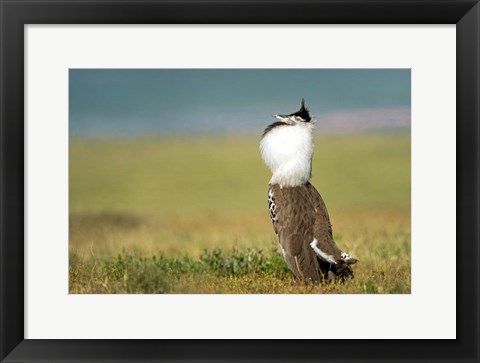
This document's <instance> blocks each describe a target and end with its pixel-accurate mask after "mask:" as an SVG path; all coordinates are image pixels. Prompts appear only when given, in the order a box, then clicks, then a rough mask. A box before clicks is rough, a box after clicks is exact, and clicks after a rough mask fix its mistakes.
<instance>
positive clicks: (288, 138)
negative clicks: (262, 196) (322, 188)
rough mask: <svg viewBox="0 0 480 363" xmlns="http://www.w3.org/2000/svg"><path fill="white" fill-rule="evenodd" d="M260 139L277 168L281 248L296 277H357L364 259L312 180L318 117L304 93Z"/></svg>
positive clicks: (275, 209)
mask: <svg viewBox="0 0 480 363" xmlns="http://www.w3.org/2000/svg"><path fill="white" fill-rule="evenodd" d="M273 117H274V118H276V119H277V121H276V122H274V123H272V124H270V125H268V126H267V127H266V128H265V130H264V132H263V135H262V138H261V141H260V153H261V156H262V159H263V161H264V163H265V164H266V166H267V167H268V168H269V169H270V171H271V172H272V177H271V179H270V182H269V185H268V211H269V214H270V218H271V220H272V224H273V229H274V232H275V234H276V235H277V238H278V241H279V243H280V248H281V251H282V254H283V257H284V259H285V262H286V264H287V266H288V268H289V270H290V271H291V272H292V273H293V275H294V279H295V281H296V280H299V281H304V282H306V281H312V282H314V283H324V282H334V281H336V280H338V281H344V280H345V279H347V278H350V277H353V269H352V267H351V266H352V265H353V264H355V263H356V262H358V260H357V259H355V258H353V257H351V256H350V255H348V254H347V253H346V252H344V251H342V250H341V249H340V248H339V247H338V246H337V244H336V243H335V241H334V239H333V234H332V224H331V223H330V217H329V215H328V211H327V207H326V206H325V203H324V201H323V199H322V197H321V195H320V193H319V192H318V191H317V189H315V187H314V186H313V185H312V184H311V183H310V179H311V177H312V159H313V152H314V148H315V145H314V140H313V130H314V127H315V125H314V122H313V120H312V118H311V116H310V111H309V110H308V109H307V108H306V107H305V100H304V99H303V98H302V103H301V107H300V109H299V110H298V111H296V112H294V113H291V114H289V115H278V114H276V115H273Z"/></svg>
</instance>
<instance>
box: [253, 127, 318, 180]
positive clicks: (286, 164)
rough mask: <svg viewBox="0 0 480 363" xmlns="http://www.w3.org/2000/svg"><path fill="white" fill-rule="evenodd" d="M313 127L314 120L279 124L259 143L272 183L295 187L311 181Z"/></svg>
mask: <svg viewBox="0 0 480 363" xmlns="http://www.w3.org/2000/svg"><path fill="white" fill-rule="evenodd" d="M313 128H314V125H313V123H311V122H300V123H296V124H294V125H287V124H285V126H283V125H282V126H277V127H275V128H273V129H272V130H270V131H269V132H268V133H267V134H266V135H265V136H264V137H263V138H262V141H261V142H260V152H261V154H262V158H263V161H264V162H265V164H266V165H267V166H268V168H269V169H270V170H271V171H272V174H273V175H272V179H270V184H279V185H280V187H294V186H299V185H303V184H305V183H306V182H308V181H309V180H310V178H311V175H312V157H313V149H314V147H315V145H314V143H313V135H312V133H313Z"/></svg>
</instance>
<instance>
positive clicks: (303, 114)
mask: <svg viewBox="0 0 480 363" xmlns="http://www.w3.org/2000/svg"><path fill="white" fill-rule="evenodd" d="M289 116H298V117H301V118H302V119H303V120H305V122H310V121H311V120H312V118H311V117H310V112H308V109H307V108H306V107H305V100H304V99H303V98H302V105H301V106H300V109H299V110H298V111H297V112H294V113H292V114H290V115H289Z"/></svg>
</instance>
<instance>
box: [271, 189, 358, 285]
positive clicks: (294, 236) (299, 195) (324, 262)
mask: <svg viewBox="0 0 480 363" xmlns="http://www.w3.org/2000/svg"><path fill="white" fill-rule="evenodd" d="M268 204H269V212H270V217H271V218H272V223H273V228H274V230H275V233H276V234H277V237H278V240H279V242H280V245H281V247H282V249H283V251H284V257H285V261H286V263H287V265H288V267H289V269H290V270H291V271H292V272H293V274H294V275H295V277H296V278H298V279H300V280H308V279H310V280H313V281H315V282H319V281H322V280H324V279H325V280H329V279H331V278H332V275H333V277H335V275H342V276H343V275H352V274H353V273H352V270H351V268H350V267H349V266H348V265H347V263H345V261H344V260H343V259H342V257H343V255H342V251H341V250H340V249H339V248H338V247H337V246H336V244H335V241H334V240H333V236H332V226H331V223H330V218H329V216H328V212H327V208H326V207H325V203H324V202H323V200H322V198H321V196H320V194H319V193H318V191H317V190H316V189H315V188H314V187H313V186H312V185H311V184H310V183H306V184H304V185H301V186H296V187H284V188H280V186H279V185H277V184H274V185H271V186H270V189H269V191H268ZM312 243H313V245H312ZM314 247H315V248H314ZM316 251H317V252H316ZM319 253H320V254H319ZM324 254H326V255H328V256H330V257H331V258H333V260H334V261H335V262H334V263H331V262H328V261H332V259H331V258H327V259H325V258H324V257H325V255H324ZM352 260H354V259H352ZM355 262H356V260H355ZM344 265H345V266H344Z"/></svg>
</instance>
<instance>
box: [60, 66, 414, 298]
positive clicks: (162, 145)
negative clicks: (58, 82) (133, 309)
mask: <svg viewBox="0 0 480 363" xmlns="http://www.w3.org/2000/svg"><path fill="white" fill-rule="evenodd" d="M69 78H70V79H69V105H70V109H69V112H70V114H69V130H70V156H69V158H70V165H69V178H70V179H69V180H70V182H69V184H70V194H69V195H70V251H71V252H72V253H75V254H76V255H79V256H91V255H93V256H95V255H97V254H101V253H107V254H111V255H113V254H116V253H119V252H121V251H129V252H131V253H134V254H136V255H140V256H143V255H144V256H149V255H155V254H165V255H166V256H184V255H188V256H193V257H198V256H200V254H201V253H202V251H203V250H204V249H213V248H221V249H223V250H230V249H232V248H234V247H235V248H247V247H251V248H257V249H271V248H277V242H276V237H275V235H274V233H273V229H272V226H271V222H270V219H269V216H268V210H267V189H268V181H269V179H270V177H271V175H270V172H269V171H268V170H267V169H266V167H265V166H264V165H263V163H262V160H261V158H260V154H259V149H258V144H259V141H260V137H261V134H262V131H263V129H264V128H265V127H266V126H267V125H268V124H270V123H272V122H274V119H273V118H271V115H273V114H275V113H280V114H288V113H292V112H294V111H296V110H298V108H299V107H300V102H301V99H302V97H303V98H305V103H306V106H307V107H308V108H309V110H310V112H311V114H312V115H313V117H314V120H315V122H316V130H315V139H316V148H315V154H314V159H313V179H312V183H313V184H314V185H315V186H316V187H317V189H318V190H319V192H320V194H321V195H322V197H323V199H324V200H325V203H326V205H327V208H328V210H329V212H330V218H331V221H332V224H333V230H334V236H335V238H336V240H337V243H338V244H339V246H340V247H341V248H342V249H345V250H346V251H348V252H349V253H350V254H351V255H352V256H355V257H356V258H358V259H359V260H360V261H362V262H363V264H362V266H361V267H359V268H360V269H364V270H363V271H364V273H365V274H367V273H368V271H369V269H370V270H371V269H376V270H379V269H381V270H382V271H383V270H385V269H387V268H391V267H392V266H396V267H395V270H394V271H391V274H394V275H395V274H398V276H397V278H398V279H403V280H404V282H405V284H406V285H405V286H406V287H405V289H406V290H408V291H409V286H410V285H409V284H410V124H411V120H410V86H411V83H410V70H405V69H368V70H366V69H284V70H269V69H255V70H250V69H243V70H236V69H196V70H193V69H192V70H183V69H151V70H139V69H132V70H125V69H121V70H119V69H116V70H110V69H71V70H70V75H69ZM399 261H401V263H400V262H399ZM380 265H381V266H383V267H381V266H380ZM379 266H380V267H379ZM361 271H362V270H360V273H362V272H361ZM379 276H380V275H379ZM405 289H404V290H405ZM406 290H405V291H406Z"/></svg>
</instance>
